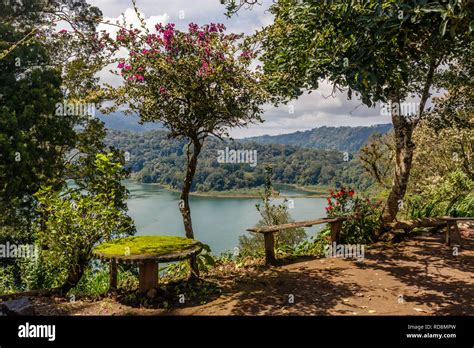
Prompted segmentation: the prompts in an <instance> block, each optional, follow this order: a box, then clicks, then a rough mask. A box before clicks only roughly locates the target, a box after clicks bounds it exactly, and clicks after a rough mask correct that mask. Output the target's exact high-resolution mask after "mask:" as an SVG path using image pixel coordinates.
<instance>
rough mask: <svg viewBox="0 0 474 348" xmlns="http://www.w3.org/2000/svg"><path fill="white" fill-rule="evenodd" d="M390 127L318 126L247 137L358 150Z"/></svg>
mask: <svg viewBox="0 0 474 348" xmlns="http://www.w3.org/2000/svg"><path fill="white" fill-rule="evenodd" d="M391 129H392V125H391V124H378V125H373V126H370V127H318V128H314V129H311V130H307V131H299V132H294V133H290V134H280V135H263V136H258V137H252V138H247V139H246V140H248V141H255V142H257V143H259V144H285V145H295V146H301V147H308V148H314V149H322V150H327V149H331V150H339V151H343V152H344V151H349V152H353V151H358V150H359V149H360V148H361V147H362V145H364V144H365V143H366V142H367V139H369V137H370V136H371V135H372V134H374V133H380V134H385V133H387V132H388V131H390V130H391Z"/></svg>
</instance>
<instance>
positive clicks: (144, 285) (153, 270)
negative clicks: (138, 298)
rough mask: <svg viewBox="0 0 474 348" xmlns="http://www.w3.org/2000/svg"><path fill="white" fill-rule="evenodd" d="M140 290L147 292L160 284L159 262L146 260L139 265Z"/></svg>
mask: <svg viewBox="0 0 474 348" xmlns="http://www.w3.org/2000/svg"><path fill="white" fill-rule="evenodd" d="M139 281H140V283H139V290H140V292H141V293H145V292H147V291H148V290H150V289H151V288H154V287H156V286H157V285H158V264H157V263H156V262H153V261H145V262H143V263H141V264H140V266H139Z"/></svg>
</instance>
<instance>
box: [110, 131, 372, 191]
mask: <svg viewBox="0 0 474 348" xmlns="http://www.w3.org/2000/svg"><path fill="white" fill-rule="evenodd" d="M107 143H108V145H113V146H115V147H117V148H119V149H121V150H123V151H127V152H128V153H129V156H127V157H129V161H128V165H129V166H130V168H131V170H132V177H133V178H135V179H138V180H139V181H142V182H147V183H152V182H153V183H160V184H164V185H169V186H171V187H173V188H179V187H180V185H181V184H182V182H183V176H184V164H185V158H186V155H185V142H184V141H178V140H172V139H168V138H167V132H166V131H164V130H154V131H149V132H142V133H136V132H121V131H109V133H108V135H107ZM226 147H228V148H229V149H230V150H232V149H234V150H249V151H252V154H253V153H254V151H256V155H257V156H256V158H257V161H256V163H254V165H252V164H251V163H220V162H222V161H219V152H218V151H219V150H225V149H226ZM267 164H270V165H272V167H273V181H274V183H282V184H298V185H317V184H320V185H330V186H336V185H341V184H345V185H351V186H354V187H357V188H361V189H364V188H366V187H368V186H369V185H370V184H371V182H370V180H369V179H368V177H367V176H366V175H365V174H364V170H363V169H362V167H361V166H360V164H359V162H358V161H357V159H352V158H350V159H349V160H348V158H347V154H346V156H344V153H342V152H339V151H335V150H329V151H327V150H318V149H306V148H300V147H296V146H292V145H280V144H267V145H263V144H257V143H254V142H248V141H246V142H245V143H242V142H240V141H235V142H230V141H229V142H226V143H224V142H222V141H220V140H218V139H217V138H209V139H208V140H207V141H206V143H205V146H204V148H203V150H202V152H201V155H200V157H199V163H198V169H197V172H196V176H195V180H194V183H193V188H192V190H193V191H203V192H206V191H222V190H233V189H240V188H253V187H258V186H261V185H263V184H264V170H265V166H266V165H267Z"/></svg>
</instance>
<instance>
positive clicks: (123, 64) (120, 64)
mask: <svg viewBox="0 0 474 348" xmlns="http://www.w3.org/2000/svg"><path fill="white" fill-rule="evenodd" d="M124 66H125V62H120V63H118V65H117V68H119V69H123V67H124Z"/></svg>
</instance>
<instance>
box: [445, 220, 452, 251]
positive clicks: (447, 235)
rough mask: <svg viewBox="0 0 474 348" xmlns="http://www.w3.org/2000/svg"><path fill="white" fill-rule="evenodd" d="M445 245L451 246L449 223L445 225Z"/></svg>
mask: <svg viewBox="0 0 474 348" xmlns="http://www.w3.org/2000/svg"><path fill="white" fill-rule="evenodd" d="M446 245H451V222H449V221H448V223H447V224H446Z"/></svg>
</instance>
